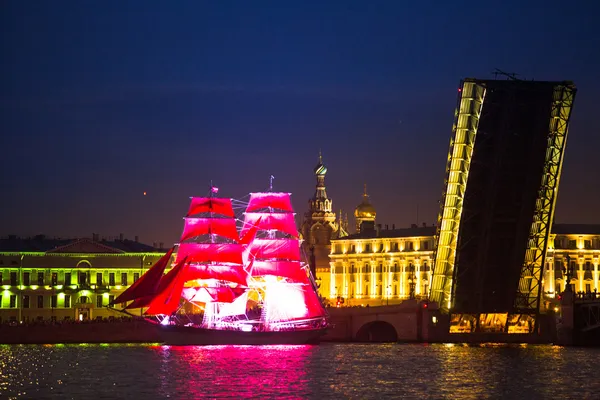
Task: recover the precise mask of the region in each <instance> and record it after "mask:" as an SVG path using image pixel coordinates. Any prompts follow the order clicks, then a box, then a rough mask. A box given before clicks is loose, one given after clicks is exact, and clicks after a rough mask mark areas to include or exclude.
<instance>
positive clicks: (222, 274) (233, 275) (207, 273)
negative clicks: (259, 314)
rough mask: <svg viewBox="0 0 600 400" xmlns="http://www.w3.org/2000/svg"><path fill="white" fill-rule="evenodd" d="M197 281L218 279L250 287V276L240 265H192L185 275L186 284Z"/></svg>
mask: <svg viewBox="0 0 600 400" xmlns="http://www.w3.org/2000/svg"><path fill="white" fill-rule="evenodd" d="M196 279H216V280H219V281H227V282H233V283H237V284H239V285H242V286H248V274H247V273H246V271H244V268H243V267H241V266H238V265H204V264H191V265H190V266H189V267H188V268H187V271H186V273H185V277H184V280H185V282H188V281H193V280H196Z"/></svg>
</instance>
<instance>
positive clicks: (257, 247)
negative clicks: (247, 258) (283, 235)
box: [245, 239, 300, 261]
mask: <svg viewBox="0 0 600 400" xmlns="http://www.w3.org/2000/svg"><path fill="white" fill-rule="evenodd" d="M245 251H246V252H247V253H249V254H250V255H252V256H253V257H254V258H256V259H258V260H260V259H273V258H280V259H286V260H294V261H300V244H299V242H298V240H290V239H255V240H254V241H253V242H252V243H251V244H250V245H249V246H248V247H247V248H246V250H245Z"/></svg>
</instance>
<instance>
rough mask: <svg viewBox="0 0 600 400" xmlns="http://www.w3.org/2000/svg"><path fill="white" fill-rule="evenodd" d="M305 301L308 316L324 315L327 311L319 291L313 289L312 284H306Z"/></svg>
mask: <svg viewBox="0 0 600 400" xmlns="http://www.w3.org/2000/svg"><path fill="white" fill-rule="evenodd" d="M303 289H304V303H305V304H306V309H307V315H306V318H316V317H322V316H323V315H324V314H325V313H324V312H323V311H324V310H323V306H322V305H321V301H320V300H319V297H318V296H317V293H316V292H315V291H314V290H312V289H311V286H310V285H308V286H304V288H303Z"/></svg>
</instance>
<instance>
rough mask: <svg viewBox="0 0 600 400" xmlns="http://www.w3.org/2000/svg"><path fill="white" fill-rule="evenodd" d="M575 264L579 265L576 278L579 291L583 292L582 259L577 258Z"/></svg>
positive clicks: (583, 272)
mask: <svg viewBox="0 0 600 400" xmlns="http://www.w3.org/2000/svg"><path fill="white" fill-rule="evenodd" d="M577 264H579V270H578V272H577V275H578V276H577V278H578V281H579V291H580V292H583V276H584V274H585V271H584V270H583V258H579V257H577Z"/></svg>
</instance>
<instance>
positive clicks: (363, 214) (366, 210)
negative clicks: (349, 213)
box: [354, 185, 377, 219]
mask: <svg viewBox="0 0 600 400" xmlns="http://www.w3.org/2000/svg"><path fill="white" fill-rule="evenodd" d="M376 215H377V211H375V207H373V205H372V204H371V203H370V202H369V195H368V194H367V185H365V193H364V194H363V201H362V203H360V204H359V205H358V206H356V209H355V210H354V216H355V217H356V218H362V219H375V216H376Z"/></svg>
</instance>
